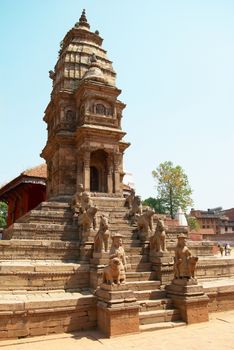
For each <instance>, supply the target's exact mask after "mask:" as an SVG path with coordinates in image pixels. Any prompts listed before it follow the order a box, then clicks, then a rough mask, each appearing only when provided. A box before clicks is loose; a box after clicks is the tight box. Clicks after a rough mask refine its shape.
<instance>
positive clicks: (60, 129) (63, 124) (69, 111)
mask: <svg viewBox="0 0 234 350" xmlns="http://www.w3.org/2000/svg"><path fill="white" fill-rule="evenodd" d="M102 41H103V39H102V38H101V37H100V36H99V33H98V31H95V32H94V33H93V32H91V31H90V25H89V24H88V22H87V19H86V15H85V10H83V12H82V15H81V17H80V20H79V22H78V23H76V24H75V26H74V27H73V28H72V29H71V30H70V31H69V32H68V33H67V34H66V35H65V37H64V39H63V41H62V42H61V50H60V52H59V58H58V61H57V63H56V65H55V68H54V71H50V72H49V73H50V78H51V79H52V81H53V89H52V93H51V100H50V102H49V104H48V106H47V108H46V110H45V117H44V121H45V122H46V123H47V129H48V141H47V144H46V146H45V148H44V149H43V151H42V154H41V156H42V157H43V158H44V159H45V160H46V163H47V167H48V183H47V196H48V199H49V200H54V199H60V198H61V199H66V198H67V199H69V198H70V197H71V196H72V195H74V193H75V192H76V191H77V189H78V187H79V185H80V184H83V187H84V189H85V190H86V191H90V192H95V194H96V195H98V193H102V194H103V193H106V194H108V195H110V196H113V195H114V196H117V197H121V196H122V192H123V184H122V180H123V175H124V172H123V153H124V151H125V149H126V148H127V147H128V146H129V143H126V142H125V141H123V140H122V139H123V137H124V135H125V132H123V131H122V130H121V117H122V110H123V109H124V107H125V105H124V104H123V103H122V102H121V101H119V100H118V96H119V94H120V93H121V90H119V89H118V88H117V87H116V86H115V77H116V73H115V72H114V70H113V68H112V62H111V61H110V60H109V59H108V58H107V54H106V51H105V50H104V49H103V48H102Z"/></svg>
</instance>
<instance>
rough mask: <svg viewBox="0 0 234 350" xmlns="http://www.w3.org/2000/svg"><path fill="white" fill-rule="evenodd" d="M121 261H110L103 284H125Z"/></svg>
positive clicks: (104, 274) (114, 259) (104, 273)
mask: <svg viewBox="0 0 234 350" xmlns="http://www.w3.org/2000/svg"><path fill="white" fill-rule="evenodd" d="M121 264H122V263H121V260H120V259H119V258H113V259H110V261H109V265H108V266H106V267H105V268H104V270H103V283H107V284H111V285H112V286H113V285H114V284H115V283H116V284H117V285H120V283H124V282H125V279H123V274H122V273H121Z"/></svg>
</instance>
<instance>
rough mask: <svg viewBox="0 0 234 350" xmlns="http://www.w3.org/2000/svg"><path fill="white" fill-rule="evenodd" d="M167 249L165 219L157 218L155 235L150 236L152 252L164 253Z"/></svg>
mask: <svg viewBox="0 0 234 350" xmlns="http://www.w3.org/2000/svg"><path fill="white" fill-rule="evenodd" d="M163 252H167V249H166V231H165V225H164V220H163V219H157V224H156V228H155V232H154V235H153V236H151V237H150V253H163Z"/></svg>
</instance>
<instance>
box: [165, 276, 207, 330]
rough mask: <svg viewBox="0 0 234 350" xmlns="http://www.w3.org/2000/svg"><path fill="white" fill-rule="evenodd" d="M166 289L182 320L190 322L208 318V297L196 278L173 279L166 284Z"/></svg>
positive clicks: (202, 320) (204, 320)
mask: <svg viewBox="0 0 234 350" xmlns="http://www.w3.org/2000/svg"><path fill="white" fill-rule="evenodd" d="M166 291H167V296H168V297H170V298H171V299H172V300H173V304H174V306H175V307H176V308H177V309H179V310H180V314H181V317H182V319H183V321H185V322H186V323H188V324H190V323H199V322H206V321H208V320H209V316H208V302H209V298H208V296H207V295H206V294H205V293H204V290H203V287H202V285H200V284H198V282H197V281H196V280H194V279H190V280H187V279H174V280H173V281H172V283H171V284H170V285H168V286H166Z"/></svg>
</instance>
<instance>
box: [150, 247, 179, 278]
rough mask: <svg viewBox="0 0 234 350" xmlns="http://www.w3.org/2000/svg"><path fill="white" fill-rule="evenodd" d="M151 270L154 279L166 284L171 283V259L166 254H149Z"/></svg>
mask: <svg viewBox="0 0 234 350" xmlns="http://www.w3.org/2000/svg"><path fill="white" fill-rule="evenodd" d="M149 259H150V262H151V263H152V270H153V271H155V272H156V279H157V280H159V281H161V283H162V284H166V283H168V282H169V281H171V266H172V265H173V259H172V258H171V257H170V254H169V253H168V252H153V253H152V252H151V253H150V255H149Z"/></svg>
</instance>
